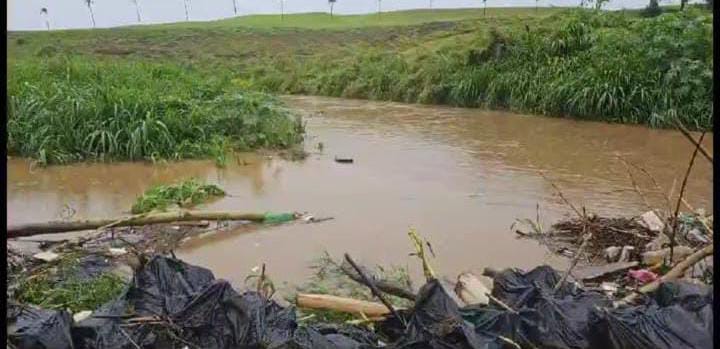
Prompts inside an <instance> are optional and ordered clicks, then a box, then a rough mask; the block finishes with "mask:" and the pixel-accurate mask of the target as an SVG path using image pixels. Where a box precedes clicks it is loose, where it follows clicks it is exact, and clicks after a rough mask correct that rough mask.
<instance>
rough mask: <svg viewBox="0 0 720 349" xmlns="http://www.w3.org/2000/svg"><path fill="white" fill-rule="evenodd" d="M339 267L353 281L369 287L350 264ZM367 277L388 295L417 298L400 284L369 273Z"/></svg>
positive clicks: (412, 299)
mask: <svg viewBox="0 0 720 349" xmlns="http://www.w3.org/2000/svg"><path fill="white" fill-rule="evenodd" d="M360 268H361V269H364V268H362V267H360ZM339 269H340V271H342V272H343V273H344V274H345V275H347V277H349V278H350V279H352V280H353V281H355V282H357V283H360V284H363V285H365V286H368V287H370V285H368V284H366V283H365V280H363V278H362V277H361V276H360V274H358V273H357V272H356V271H355V270H354V269H353V268H352V267H351V266H350V265H347V264H345V263H343V264H341V265H340V268H339ZM365 273H366V274H368V273H367V272H365ZM368 277H369V278H371V279H372V282H373V283H374V284H375V286H377V288H378V289H379V290H380V291H383V292H385V293H387V294H390V295H393V296H396V297H400V298H405V299H408V300H411V301H413V302H414V301H415V299H416V298H417V296H416V295H415V294H414V293H412V292H411V291H409V290H407V289H404V288H402V287H400V286H397V285H395V284H393V283H391V282H388V281H385V280H379V279H377V278H376V277H374V276H371V275H368Z"/></svg>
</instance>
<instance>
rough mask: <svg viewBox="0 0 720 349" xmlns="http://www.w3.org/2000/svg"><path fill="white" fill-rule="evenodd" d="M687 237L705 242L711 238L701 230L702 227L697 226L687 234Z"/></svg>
mask: <svg viewBox="0 0 720 349" xmlns="http://www.w3.org/2000/svg"><path fill="white" fill-rule="evenodd" d="M687 238H688V240H691V241H695V242H700V243H703V244H706V243H708V242H710V240H709V239H708V238H707V236H705V234H703V233H702V232H701V231H700V229H697V228H694V229H692V230H690V231H689V232H688V234H687Z"/></svg>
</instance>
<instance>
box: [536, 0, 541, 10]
mask: <svg viewBox="0 0 720 349" xmlns="http://www.w3.org/2000/svg"><path fill="white" fill-rule="evenodd" d="M539 1H540V0H535V13H537V12H538V2H539Z"/></svg>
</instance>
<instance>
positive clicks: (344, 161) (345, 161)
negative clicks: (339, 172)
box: [335, 156, 354, 164]
mask: <svg viewBox="0 0 720 349" xmlns="http://www.w3.org/2000/svg"><path fill="white" fill-rule="evenodd" d="M335 162H339V163H341V164H352V163H353V162H354V160H353V158H339V157H337V156H336V157H335Z"/></svg>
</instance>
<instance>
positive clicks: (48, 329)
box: [8, 306, 74, 349]
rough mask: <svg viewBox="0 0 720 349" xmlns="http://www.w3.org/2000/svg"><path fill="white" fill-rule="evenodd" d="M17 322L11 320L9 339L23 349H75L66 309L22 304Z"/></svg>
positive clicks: (69, 317) (70, 323)
mask: <svg viewBox="0 0 720 349" xmlns="http://www.w3.org/2000/svg"><path fill="white" fill-rule="evenodd" d="M15 313H16V314H17V313H19V314H18V315H17V318H16V319H15V322H14V323H12V322H9V326H8V339H9V340H10V342H11V343H13V344H14V345H15V346H17V347H18V348H22V349H74V346H73V341H72V335H71V333H70V327H71V325H72V317H71V316H70V314H69V313H68V312H66V311H64V310H63V311H56V310H43V309H37V308H32V307H29V306H20V309H19V311H18V312H15Z"/></svg>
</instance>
